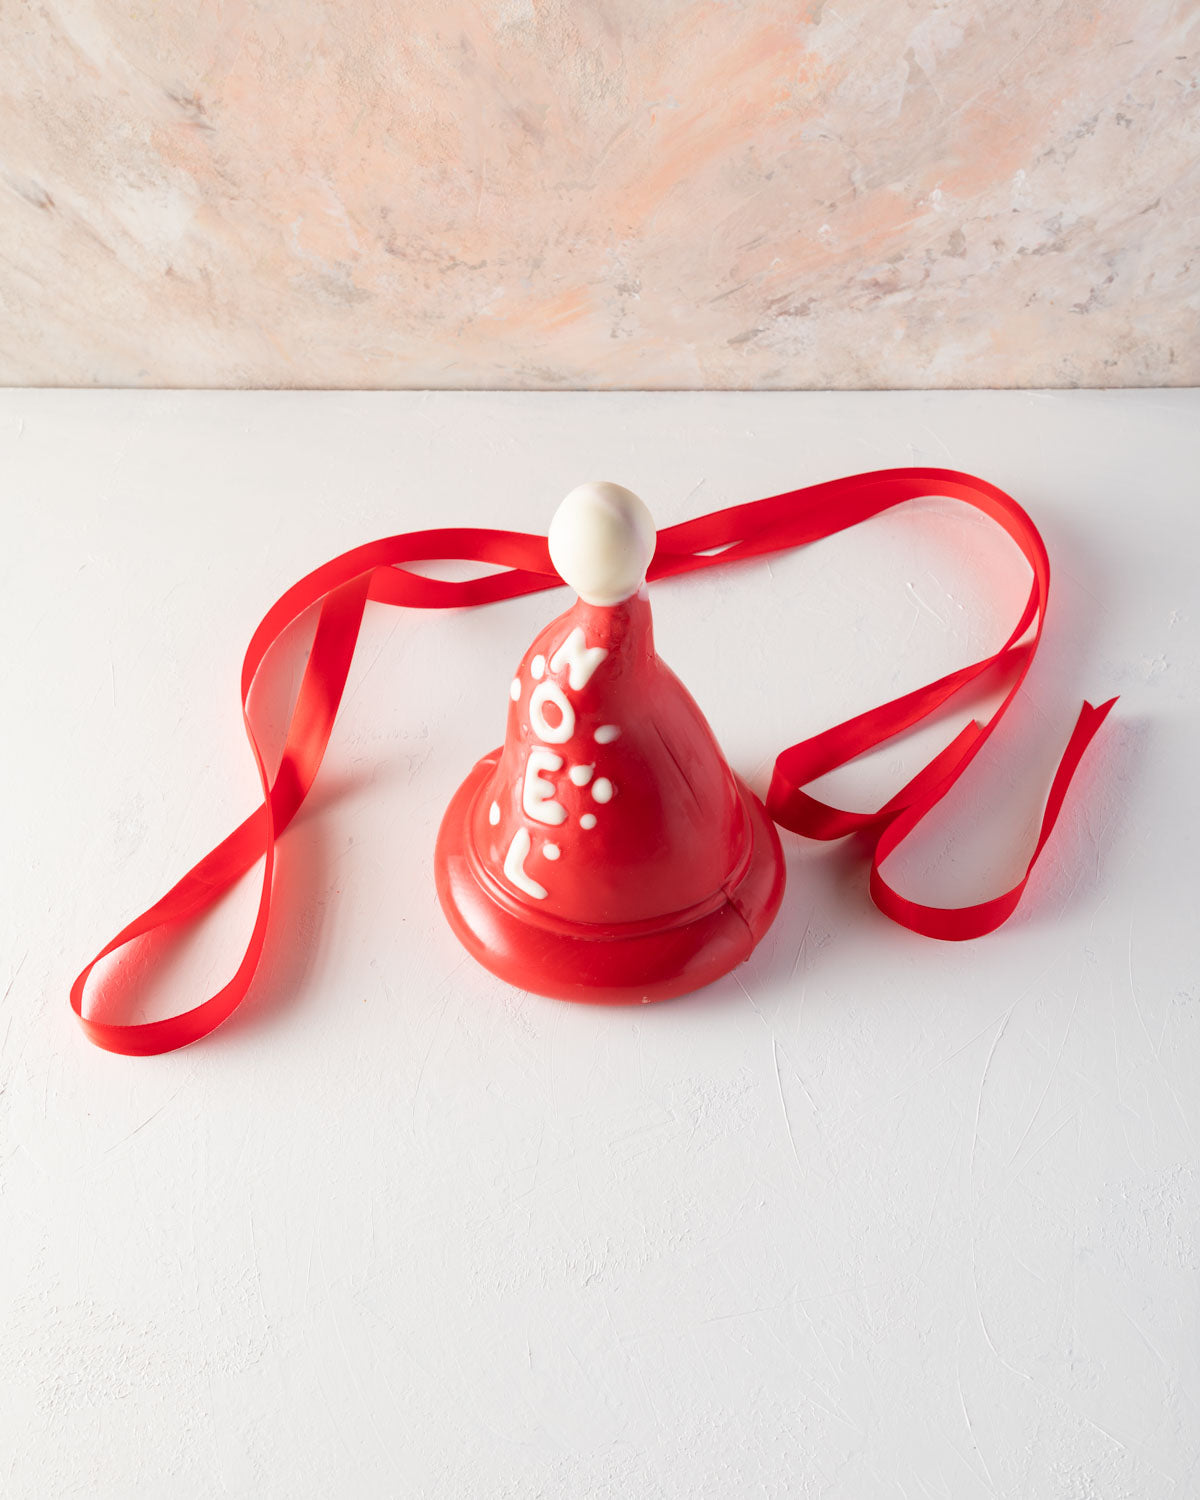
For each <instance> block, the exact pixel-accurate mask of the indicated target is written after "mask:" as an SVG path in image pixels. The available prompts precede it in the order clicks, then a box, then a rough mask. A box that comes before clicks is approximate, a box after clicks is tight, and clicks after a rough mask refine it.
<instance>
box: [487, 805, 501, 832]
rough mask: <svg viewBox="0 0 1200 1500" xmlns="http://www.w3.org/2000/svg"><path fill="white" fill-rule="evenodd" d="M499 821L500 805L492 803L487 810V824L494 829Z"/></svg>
mask: <svg viewBox="0 0 1200 1500" xmlns="http://www.w3.org/2000/svg"><path fill="white" fill-rule="evenodd" d="M499 821H500V804H499V803H498V802H493V803H492V805H491V807H489V808H488V822H489V823H490V824H491V825H492V827H493V828H495V826H496V824H497V823H498V822H499Z"/></svg>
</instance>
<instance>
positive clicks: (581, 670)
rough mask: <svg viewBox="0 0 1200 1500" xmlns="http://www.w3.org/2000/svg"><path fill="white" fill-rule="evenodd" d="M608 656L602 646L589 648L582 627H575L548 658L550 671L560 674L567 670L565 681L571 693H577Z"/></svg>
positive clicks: (585, 685)
mask: <svg viewBox="0 0 1200 1500" xmlns="http://www.w3.org/2000/svg"><path fill="white" fill-rule="evenodd" d="M607 655H608V652H607V651H606V650H605V648H604V647H603V646H589V645H588V643H587V637H586V636H585V635H584V633H583V627H582V626H581V625H576V627H575V629H574V630H572V632H571V634H570V635H569V636H568V637H567V638H566V640H565V641H564V642H563V643H562V645H561V646H560V647H559V648H558V650H557V651H556V652H555V653H554V655H553V656H552V657H551V658H550V670H551V671H552V672H561V671H562V669H563V668H564V667H566V668H567V680H568V682H570V684H571V691H572V692H574V693H577V692H578V691H579V690H580V688H585V687H587V685H588V683H589V682H590V681H591V680H592V673H593V672H594V671H595V670H596V668H597V667H598V666H599V665H600V663H601V662H602V661H603V660H604V658H605V657H606V656H607Z"/></svg>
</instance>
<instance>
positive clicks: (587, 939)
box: [435, 752, 785, 1005]
mask: <svg viewBox="0 0 1200 1500" xmlns="http://www.w3.org/2000/svg"><path fill="white" fill-rule="evenodd" d="M498 754H499V752H496V753H494V754H492V755H487V756H485V757H484V758H483V760H481V761H480V762H479V764H478V765H477V766H476V767H475V769H474V770H473V771H472V772H471V774H470V775H469V776H468V777H467V779H466V780H465V781H464V782H463V784H462V786H460V787H459V789H458V791H457V792H456V793H455V794H454V797H453V799H452V800H451V803H450V806H449V807H448V808H447V809H446V815H445V817H444V818H443V819H442V826H441V830H440V832H439V833H438V842H437V854H436V860H435V863H436V869H437V890H438V897H439V899H440V901H441V903H442V909H443V910H444V911H445V913H446V916H447V917H448V918H449V919H450V925H451V926H452V927H453V928H454V931H455V932H456V933H457V934H458V937H459V940H460V941H461V942H462V943H463V945H464V947H466V949H467V950H468V952H469V953H471V955H472V956H473V957H474V958H476V959H477V960H478V961H479V962H480V963H481V964H482V965H483V966H484V968H486V969H490V970H491V972H492V973H493V974H496V975H498V976H499V977H500V978H501V979H503V980H506V981H507V982H508V983H509V984H511V985H514V986H515V987H516V988H517V989H523V990H532V991H533V992H534V993H535V994H539V995H550V996H552V997H554V998H555V999H560V1000H579V1001H585V1002H588V1003H590V1004H593V1005H636V1004H647V1003H649V1002H650V1001H652V1000H668V999H670V998H671V997H672V996H674V995H685V994H687V993H688V992H689V991H691V990H696V989H699V988H700V987H701V986H702V985H706V984H711V983H712V982H713V980H714V979H719V978H720V977H721V975H722V974H727V973H728V972H729V971H730V969H732V968H735V967H736V966H737V965H738V964H740V963H741V962H742V961H743V960H744V959H746V958H748V957H749V956H750V954H751V953H752V952H753V950H754V948H755V946H756V945H757V943H758V941H759V939H760V938H761V937H762V936H763V934H764V933H765V932H766V930H767V928H768V927H770V925H771V923H772V921H773V920H774V917H775V913H776V912H777V911H778V910H779V903H780V901H781V899H782V897H783V885H784V874H785V872H784V863H783V851H782V849H781V848H780V844H779V835H778V833H777V832H776V830H775V825H774V823H773V822H772V821H771V819H770V818H769V817H768V816H767V813H766V809H765V808H764V807H763V805H762V803H761V802H760V801H759V800H758V798H757V797H756V796H755V795H754V793H753V792H752V791H751V790H750V789H749V787H747V786H746V785H745V784H744V783H743V782H742V781H741V780H740V779H737V778H735V779H737V789H738V792H739V794H740V796H741V799H742V803H743V806H744V808H745V812H746V819H747V825H748V827H749V830H750V855H749V859H748V861H747V862H746V864H745V866H744V868H743V869H742V871H741V873H740V874H739V876H738V878H737V880H736V882H734V883H731V884H730V886H729V887H728V888H727V889H726V890H725V891H724V893H723V899H721V900H720V901H719V902H718V904H716V905H715V906H714V907H712V908H711V909H710V910H708V911H706V912H705V913H704V914H703V915H702V916H698V917H696V918H695V919H693V920H691V921H684V922H676V923H673V924H670V925H664V926H662V927H654V926H652V925H651V924H648V923H644V922H640V923H637V924H636V925H633V926H631V925H628V924H619V925H616V926H612V927H604V926H597V925H593V924H587V925H583V924H579V925H576V924H571V923H565V922H562V921H557V920H555V921H553V922H546V921H545V920H544V918H542V917H541V916H540V914H538V913H537V912H536V909H534V908H531V907H526V908H524V909H523V908H522V907H521V906H520V905H518V904H517V902H516V901H515V900H511V899H505V896H504V894H503V893H501V892H499V891H494V890H492V889H489V887H488V884H487V882H486V877H483V876H481V874H480V873H479V872H478V870H477V869H476V866H475V864H474V861H472V859H471V858H470V856H469V854H468V851H467V828H468V826H469V819H470V812H471V807H472V804H473V803H474V800H475V797H476V796H477V794H478V792H479V789H480V787H481V786H482V785H483V784H484V782H486V781H487V780H488V778H489V777H490V776H491V774H492V772H493V771H494V769H495V767H496V760H497V757H498ZM526 912H528V914H525V913H526Z"/></svg>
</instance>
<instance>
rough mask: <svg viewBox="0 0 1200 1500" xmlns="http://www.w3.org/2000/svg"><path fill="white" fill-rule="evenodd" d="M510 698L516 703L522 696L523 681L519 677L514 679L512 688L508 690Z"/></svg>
mask: <svg viewBox="0 0 1200 1500" xmlns="http://www.w3.org/2000/svg"><path fill="white" fill-rule="evenodd" d="M508 696H509V697H510V698H511V699H512V701H513V702H514V703H515V702H516V701H517V699H518V698H519V697H520V696H521V679H520V678H519V677H514V678H513V680H512V686H511V687H510V688H509V690H508Z"/></svg>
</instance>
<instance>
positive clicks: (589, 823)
mask: <svg viewBox="0 0 1200 1500" xmlns="http://www.w3.org/2000/svg"><path fill="white" fill-rule="evenodd" d="M579 826H580V828H595V826H596V814H595V813H584V815H583V817H582V818H580V820H579Z"/></svg>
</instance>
